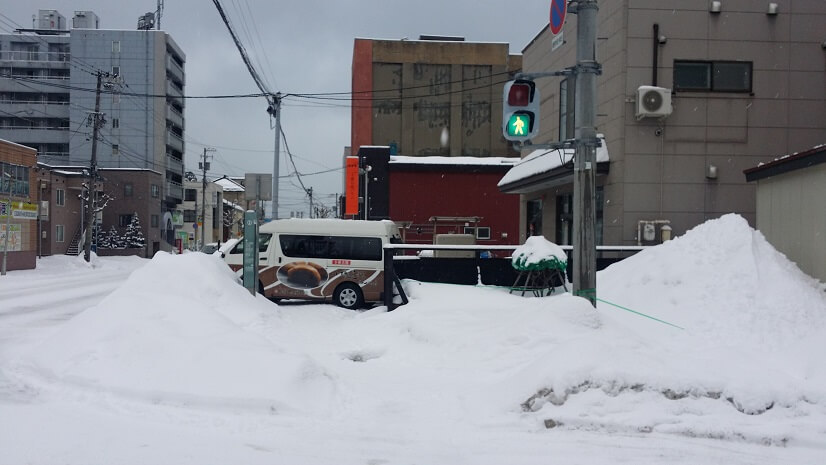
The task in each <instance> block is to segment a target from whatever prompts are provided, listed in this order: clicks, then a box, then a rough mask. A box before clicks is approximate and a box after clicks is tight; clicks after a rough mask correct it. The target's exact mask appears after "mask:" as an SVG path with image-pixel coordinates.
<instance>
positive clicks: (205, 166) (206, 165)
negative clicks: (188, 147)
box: [195, 147, 215, 250]
mask: <svg viewBox="0 0 826 465" xmlns="http://www.w3.org/2000/svg"><path fill="white" fill-rule="evenodd" d="M214 151H215V149H213V148H209V147H204V158H203V160H202V161H201V162H200V163H198V165H200V166H199V168H201V170H202V171H201V173H202V174H201V227H200V228H197V229H195V234H196V235H197V234H198V229H200V231H201V241H200V243H199V242H198V238H197V237H196V238H195V244H196V247H198V250H200V249H202V248H203V247H204V244H205V242H206V203H207V201H206V186H207V179H206V174H207V171H209V162H208V161H207V152H214ZM196 199H197V196H196ZM196 223H197V222H196Z"/></svg>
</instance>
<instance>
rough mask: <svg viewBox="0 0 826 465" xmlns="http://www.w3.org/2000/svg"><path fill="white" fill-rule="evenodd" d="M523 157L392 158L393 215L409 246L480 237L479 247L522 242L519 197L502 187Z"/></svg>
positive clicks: (390, 170) (391, 189) (390, 205)
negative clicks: (439, 237) (440, 237)
mask: <svg viewBox="0 0 826 465" xmlns="http://www.w3.org/2000/svg"><path fill="white" fill-rule="evenodd" d="M518 161H519V158H499V157H485V158H476V157H405V156H391V157H390V163H389V186H388V187H389V213H390V214H389V216H390V219H392V220H393V221H395V222H396V223H398V224H400V225H402V226H403V227H404V229H403V238H404V240H405V242H407V243H412V244H416V243H433V235H434V233H435V234H451V233H452V234H462V233H474V232H475V233H476V236H477V240H476V242H477V244H486V245H499V244H503V245H504V244H515V243H518V241H519V197H518V196H515V195H508V194H503V193H501V192H500V191H499V189H498V188H497V187H496V185H497V183H498V182H499V180H500V179H502V176H504V174H505V173H506V172H507V171H508V170H509V169H510V168H512V167H513V165H514V164H515V163H516V162H518Z"/></svg>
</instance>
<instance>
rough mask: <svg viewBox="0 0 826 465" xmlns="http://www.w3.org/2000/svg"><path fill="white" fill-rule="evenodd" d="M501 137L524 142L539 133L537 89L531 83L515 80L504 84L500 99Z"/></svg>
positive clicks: (524, 80)
mask: <svg viewBox="0 0 826 465" xmlns="http://www.w3.org/2000/svg"><path fill="white" fill-rule="evenodd" d="M502 100H503V102H502V122H503V127H502V135H503V136H504V137H505V139H507V140H510V141H515V142H525V141H529V140H531V139H533V138H534V137H536V135H537V133H538V132H539V89H537V88H536V84H535V83H534V82H533V81H530V80H527V79H517V80H515V81H508V82H506V83H505V89H504V93H503V98H502Z"/></svg>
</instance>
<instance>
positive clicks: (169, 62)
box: [166, 56, 185, 84]
mask: <svg viewBox="0 0 826 465" xmlns="http://www.w3.org/2000/svg"><path fill="white" fill-rule="evenodd" d="M166 69H167V70H169V72H170V73H171V74H172V75H173V76H175V77H176V78H177V79H178V80H179V81H180V82H181V83H182V84H183V83H184V82H185V81H184V70H183V68H181V66H180V65H178V63H177V62H175V60H173V59H172V57H171V56H167V57H166Z"/></svg>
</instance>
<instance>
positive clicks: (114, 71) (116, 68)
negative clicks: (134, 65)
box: [112, 66, 120, 76]
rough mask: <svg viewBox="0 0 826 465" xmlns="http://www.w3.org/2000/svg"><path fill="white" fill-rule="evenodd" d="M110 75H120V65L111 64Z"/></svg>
mask: <svg viewBox="0 0 826 465" xmlns="http://www.w3.org/2000/svg"><path fill="white" fill-rule="evenodd" d="M112 75H113V76H120V66H113V67H112Z"/></svg>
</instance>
